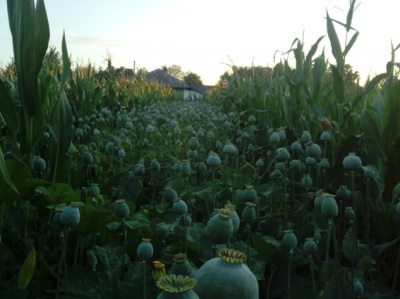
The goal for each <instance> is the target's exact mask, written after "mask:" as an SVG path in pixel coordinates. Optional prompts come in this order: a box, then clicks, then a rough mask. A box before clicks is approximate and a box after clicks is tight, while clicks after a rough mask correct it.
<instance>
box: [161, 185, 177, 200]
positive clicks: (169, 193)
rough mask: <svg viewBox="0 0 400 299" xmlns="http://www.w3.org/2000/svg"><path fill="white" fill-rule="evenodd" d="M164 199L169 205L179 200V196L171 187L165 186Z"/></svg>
mask: <svg viewBox="0 0 400 299" xmlns="http://www.w3.org/2000/svg"><path fill="white" fill-rule="evenodd" d="M164 198H165V201H166V202H167V203H172V202H173V201H174V200H175V199H177V198H178V194H177V193H176V191H175V190H174V189H172V187H171V186H165V188H164Z"/></svg>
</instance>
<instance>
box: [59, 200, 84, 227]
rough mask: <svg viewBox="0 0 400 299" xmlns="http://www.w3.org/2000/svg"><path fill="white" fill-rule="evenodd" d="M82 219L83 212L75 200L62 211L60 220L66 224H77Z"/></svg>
mask: <svg viewBox="0 0 400 299" xmlns="http://www.w3.org/2000/svg"><path fill="white" fill-rule="evenodd" d="M80 219H81V214H80V213H79V209H78V207H77V206H75V203H74V202H71V204H70V205H69V206H66V207H65V208H64V209H63V210H62V211H61V213H60V222H61V224H62V225H64V226H76V225H77V224H78V223H79V220H80Z"/></svg>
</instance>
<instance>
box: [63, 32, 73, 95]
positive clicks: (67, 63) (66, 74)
mask: <svg viewBox="0 0 400 299" xmlns="http://www.w3.org/2000/svg"><path fill="white" fill-rule="evenodd" d="M61 48H62V62H63V70H62V74H61V90H63V89H64V87H65V83H66V82H67V80H68V78H69V76H70V73H71V63H70V61H69V57H68V50H67V43H66V41H65V32H63V38H62V43H61Z"/></svg>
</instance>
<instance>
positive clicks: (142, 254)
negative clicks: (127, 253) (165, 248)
mask: <svg viewBox="0 0 400 299" xmlns="http://www.w3.org/2000/svg"><path fill="white" fill-rule="evenodd" d="M150 241H151V240H150V239H142V243H140V244H139V246H138V247H137V249H136V255H137V256H138V257H139V258H140V259H142V260H147V259H151V258H152V257H153V253H154V249H153V245H152V244H151V243H150Z"/></svg>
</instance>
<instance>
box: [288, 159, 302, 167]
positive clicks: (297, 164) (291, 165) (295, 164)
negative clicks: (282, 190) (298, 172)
mask: <svg viewBox="0 0 400 299" xmlns="http://www.w3.org/2000/svg"><path fill="white" fill-rule="evenodd" d="M290 168H293V169H299V168H300V161H299V160H297V159H293V160H292V161H290Z"/></svg>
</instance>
